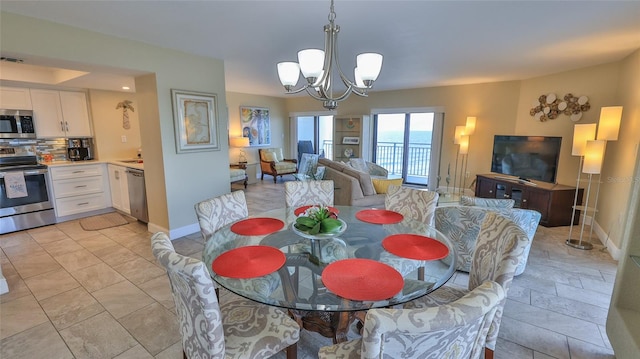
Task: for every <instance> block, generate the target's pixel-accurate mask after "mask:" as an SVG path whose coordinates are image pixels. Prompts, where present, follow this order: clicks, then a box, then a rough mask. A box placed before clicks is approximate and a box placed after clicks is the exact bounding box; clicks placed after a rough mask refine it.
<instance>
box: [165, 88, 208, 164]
mask: <svg viewBox="0 0 640 359" xmlns="http://www.w3.org/2000/svg"><path fill="white" fill-rule="evenodd" d="M171 97H172V99H173V120H174V126H175V132H176V133H175V136H176V152H177V153H188V152H197V151H217V150H220V144H219V141H218V118H217V115H218V108H217V96H216V95H215V94H212V93H205V92H195V91H184V90H175V89H171Z"/></svg>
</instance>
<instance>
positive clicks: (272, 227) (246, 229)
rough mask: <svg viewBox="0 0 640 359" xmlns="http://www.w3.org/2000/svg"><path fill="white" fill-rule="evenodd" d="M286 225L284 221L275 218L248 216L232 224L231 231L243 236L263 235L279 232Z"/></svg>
mask: <svg viewBox="0 0 640 359" xmlns="http://www.w3.org/2000/svg"><path fill="white" fill-rule="evenodd" d="M282 227H284V222H282V221H281V220H279V219H275V218H248V219H245V220H242V221H240V222H237V223H234V224H233V225H231V232H233V233H236V234H241V235H243V236H261V235H265V234H269V233H273V232H277V231H279V230H281V229H282Z"/></svg>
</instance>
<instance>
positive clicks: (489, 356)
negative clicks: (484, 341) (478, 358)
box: [484, 347, 493, 359]
mask: <svg viewBox="0 0 640 359" xmlns="http://www.w3.org/2000/svg"><path fill="white" fill-rule="evenodd" d="M484 359H493V350H491V349H489V348H487V347H485V348H484Z"/></svg>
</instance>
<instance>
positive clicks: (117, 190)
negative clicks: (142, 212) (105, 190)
mask: <svg viewBox="0 0 640 359" xmlns="http://www.w3.org/2000/svg"><path fill="white" fill-rule="evenodd" d="M126 170H127V169H126V167H122V166H116V165H112V164H109V165H108V166H107V171H108V172H109V187H110V188H111V205H112V206H113V208H115V209H117V210H120V211H122V212H125V213H127V214H131V207H130V205H129V183H128V180H127V173H126Z"/></svg>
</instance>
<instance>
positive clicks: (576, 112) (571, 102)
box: [529, 93, 591, 122]
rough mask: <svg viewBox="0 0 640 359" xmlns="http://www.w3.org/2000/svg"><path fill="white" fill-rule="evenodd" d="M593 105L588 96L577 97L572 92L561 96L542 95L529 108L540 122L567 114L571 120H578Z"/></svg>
mask: <svg viewBox="0 0 640 359" xmlns="http://www.w3.org/2000/svg"><path fill="white" fill-rule="evenodd" d="M590 108H591V105H590V104H589V98H588V97H587V96H584V95H583V96H580V97H576V96H574V95H573V94H571V93H568V94H566V95H564V97H562V98H559V97H557V96H556V94H554V93H550V94H548V95H540V97H538V99H537V100H535V101H534V102H533V107H532V108H531V110H529V115H531V116H533V118H535V119H536V120H538V121H540V122H545V121H547V120H555V119H556V118H558V116H560V115H561V114H562V115H566V116H569V117H570V118H571V121H573V122H577V121H580V119H581V118H582V113H583V112H585V111H589V109H590Z"/></svg>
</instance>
